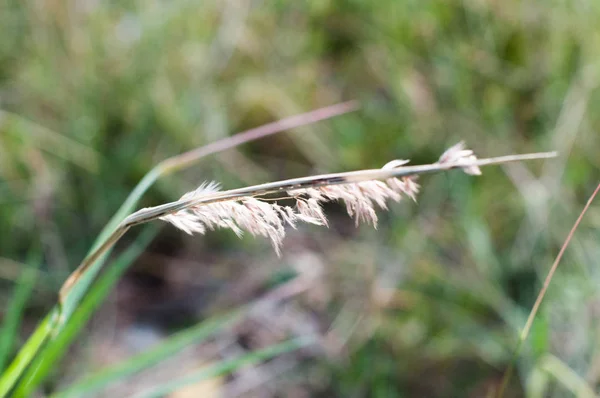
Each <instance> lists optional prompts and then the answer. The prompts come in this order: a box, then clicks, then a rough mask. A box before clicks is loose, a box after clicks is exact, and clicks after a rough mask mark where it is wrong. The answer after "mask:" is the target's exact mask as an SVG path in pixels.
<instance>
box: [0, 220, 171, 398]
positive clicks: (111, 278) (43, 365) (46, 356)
mask: <svg viewBox="0 0 600 398" xmlns="http://www.w3.org/2000/svg"><path fill="white" fill-rule="evenodd" d="M158 231H159V228H158V227H157V226H149V228H146V229H145V230H144V231H142V233H141V234H140V235H139V236H138V237H137V239H136V240H135V242H134V243H133V244H131V245H130V246H129V247H128V248H127V250H125V251H124V252H123V253H121V254H120V255H119V256H118V257H117V258H116V259H115V260H114V261H113V262H112V263H111V266H110V267H107V270H106V272H105V273H104V274H102V275H101V276H100V278H98V280H97V281H96V283H94V284H93V285H92V288H91V289H90V291H89V292H88V294H87V295H86V296H85V298H84V299H83V300H82V301H81V302H80V304H79V306H78V308H77V310H76V311H75V312H74V313H73V316H72V317H71V318H70V319H69V321H68V322H66V323H65V325H64V327H63V329H62V330H61V333H59V334H58V335H57V336H56V337H55V339H54V340H53V341H52V343H53V344H48V345H47V346H46V347H44V348H43V349H42V350H41V351H40V353H39V356H38V358H36V359H35V360H34V361H33V363H32V366H31V367H30V368H29V369H28V370H27V371H26V373H25V375H24V377H23V381H22V382H21V383H20V384H19V385H18V386H17V388H16V389H15V392H14V395H13V396H14V397H28V396H29V395H30V394H31V393H32V391H33V389H34V388H35V387H36V386H37V382H41V377H42V375H45V374H47V373H49V372H50V371H51V370H52V368H53V367H54V366H56V363H57V362H58V361H59V360H60V358H61V356H62V354H63V352H64V349H66V347H67V346H68V345H69V343H70V342H71V341H73V339H75V337H76V336H77V335H78V333H79V331H80V330H81V329H82V328H83V327H84V326H85V324H86V322H87V321H88V320H89V319H90V317H91V316H92V315H93V313H94V311H95V310H96V309H97V308H98V307H99V306H100V304H102V302H104V300H105V298H106V296H107V295H108V294H109V293H110V291H111V289H112V287H113V286H114V285H115V284H116V283H117V281H118V280H119V279H120V278H121V276H122V275H123V273H124V272H125V271H126V270H127V268H129V266H130V265H131V264H132V263H133V262H134V261H135V260H136V259H137V258H138V257H139V256H140V255H141V254H142V253H143V252H144V250H145V249H146V247H148V245H149V244H150V242H152V240H153V239H154V237H155V236H156V234H157V233H158ZM0 396H1V395H0Z"/></svg>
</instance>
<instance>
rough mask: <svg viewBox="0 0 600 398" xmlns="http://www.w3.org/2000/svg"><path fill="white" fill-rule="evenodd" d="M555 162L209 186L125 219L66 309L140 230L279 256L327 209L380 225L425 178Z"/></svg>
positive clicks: (401, 166)
mask: <svg viewBox="0 0 600 398" xmlns="http://www.w3.org/2000/svg"><path fill="white" fill-rule="evenodd" d="M555 156H556V152H547V153H532V154H525V155H509V156H500V157H495V158H488V159H477V158H476V157H475V155H474V154H473V151H471V150H469V149H466V148H465V146H464V144H463V143H462V142H461V143H459V144H457V145H455V146H453V147H451V148H450V149H448V150H447V151H446V152H444V153H443V154H442V156H441V157H440V159H439V160H438V161H437V162H436V163H434V164H428V165H420V166H407V165H406V163H408V161H407V160H394V161H391V162H389V163H387V164H386V165H385V166H384V167H383V168H381V169H373V170H360V171H352V172H346V173H335V174H325V175H319V176H311V177H302V178H294V179H290V180H285V181H277V182H271V183H266V184H261V185H255V186H251V187H246V188H239V189H233V190H229V191H219V186H218V184H215V183H204V184H202V185H201V186H200V187H199V188H198V189H196V190H194V191H192V192H188V193H186V194H185V195H183V196H182V197H181V198H180V199H179V200H178V201H176V202H172V203H167V204H164V205H160V206H156V207H150V208H145V209H141V210H139V211H137V212H135V213H133V214H131V215H130V216H129V217H127V218H126V219H125V220H123V221H122V222H121V224H120V225H119V226H118V227H117V228H115V230H114V231H113V232H112V233H111V235H110V236H109V237H108V238H107V239H106V241H104V243H103V244H102V245H101V246H100V247H98V248H96V249H95V250H94V251H93V252H92V253H90V255H89V256H88V257H86V258H85V259H84V261H83V262H82V263H81V264H80V266H79V267H78V268H77V269H76V270H75V272H73V273H72V274H71V275H70V276H69V278H68V279H67V281H66V282H65V283H64V285H63V286H62V288H61V290H60V295H59V296H60V298H59V302H60V303H62V302H63V301H64V299H65V297H66V296H67V295H68V294H69V292H70V290H71V288H72V287H73V285H74V284H75V283H77V281H78V280H79V278H80V277H81V275H82V274H83V273H84V272H86V270H87V269H88V268H89V267H90V265H91V264H93V263H94V261H96V259H98V258H99V257H100V256H101V255H102V254H103V253H105V252H106V251H107V250H109V249H110V248H111V247H112V246H113V245H114V244H115V243H116V242H117V241H118V240H119V239H120V238H121V237H122V236H123V235H124V234H125V233H126V232H127V231H128V230H129V228H131V227H132V226H135V225H138V224H143V223H146V222H149V221H152V220H156V219H161V220H163V221H166V222H169V223H171V224H173V225H174V226H176V227H177V228H179V229H181V230H183V231H185V232H187V233H189V234H193V233H201V234H203V233H205V232H206V231H207V230H212V229H215V228H228V229H231V230H233V231H234V232H235V233H236V234H237V235H241V234H242V233H243V232H244V231H246V232H249V233H251V234H252V235H256V236H264V237H266V238H268V239H270V240H271V243H272V245H273V247H274V248H275V251H276V252H277V254H280V248H281V243H282V241H283V238H284V236H285V226H286V225H289V226H291V227H293V228H295V226H296V224H297V223H298V222H306V223H311V224H317V225H327V218H326V217H325V214H324V213H323V209H322V208H321V205H322V204H323V203H325V202H330V201H339V202H343V203H344V204H345V205H346V210H347V212H348V213H349V214H350V216H352V217H354V219H355V220H356V223H357V224H358V223H359V222H367V223H370V224H372V225H374V226H377V214H376V212H375V207H376V206H378V207H380V208H382V209H384V210H385V209H387V202H388V201H389V200H393V201H396V202H397V201H399V200H400V199H401V198H402V196H407V197H409V198H411V199H413V200H415V199H416V195H417V194H418V192H419V185H418V184H417V183H416V178H417V176H418V175H420V174H427V173H437V172H441V171H445V170H450V169H454V168H459V169H462V170H463V171H464V172H465V173H467V174H470V175H479V174H481V170H480V169H479V167H481V166H488V165H494V164H502V163H507V162H514V161H524V160H535V159H545V158H552V157H555ZM265 195H275V196H277V198H292V199H293V200H294V205H293V206H282V205H279V204H277V203H276V202H271V201H270V200H269V201H267V200H266V199H265V198H264V196H265ZM277 198H275V199H277Z"/></svg>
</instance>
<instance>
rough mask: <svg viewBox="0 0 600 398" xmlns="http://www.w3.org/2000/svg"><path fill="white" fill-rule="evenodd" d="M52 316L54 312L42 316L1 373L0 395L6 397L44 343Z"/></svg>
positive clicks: (48, 332)
mask: <svg viewBox="0 0 600 398" xmlns="http://www.w3.org/2000/svg"><path fill="white" fill-rule="evenodd" d="M53 316H54V314H52V313H51V314H49V315H47V316H46V318H44V320H43V321H42V322H41V323H40V325H39V326H38V327H37V328H36V330H35V332H34V333H33V335H31V337H30V338H29V339H28V340H27V342H26V343H25V345H24V346H23V347H22V348H21V350H20V351H19V353H18V354H17V357H16V358H15V359H14V360H13V361H12V362H11V364H10V366H9V367H8V369H7V370H6V371H5V372H4V373H2V378H1V379H0V397H6V395H7V394H8V393H9V392H10V390H11V389H12V388H13V386H14V385H15V383H16V382H17V380H19V377H20V376H21V374H22V373H23V371H24V370H25V369H26V368H27V367H28V366H29V364H30V362H31V361H32V360H33V358H34V357H35V356H36V355H37V353H38V351H39V349H40V347H42V346H43V345H44V343H45V342H46V339H48V337H49V336H50V333H51V331H52V324H53V319H52V317H53Z"/></svg>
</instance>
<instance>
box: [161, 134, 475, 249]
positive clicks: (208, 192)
mask: <svg viewBox="0 0 600 398" xmlns="http://www.w3.org/2000/svg"><path fill="white" fill-rule="evenodd" d="M475 160H477V158H476V157H475V155H474V154H473V151H471V150H469V149H466V148H465V146H464V143H462V142H460V143H458V144H457V145H454V146H453V147H451V148H450V149H448V150H447V151H446V152H444V153H443V154H442V156H441V157H440V160H439V161H438V163H440V164H441V163H451V164H458V166H459V167H461V168H462V169H463V170H464V171H465V172H466V173H468V174H472V175H478V174H481V171H480V170H479V168H478V167H477V166H474V165H473V162H474V161H475ZM406 163H408V160H393V161H391V162H389V163H387V164H386V165H385V166H383V169H385V170H390V169H395V168H401V167H402V166H404V165H405V164H406ZM415 179H416V177H415V176H405V177H400V178H395V177H393V178H388V179H386V180H385V181H378V180H368V181H358V182H347V183H341V184H340V182H339V180H336V183H335V184H332V185H322V186H317V185H316V184H315V186H314V187H308V188H301V189H293V190H288V191H287V194H288V195H289V196H290V197H291V198H292V199H294V201H295V204H294V205H293V206H282V205H279V204H277V203H273V202H267V201H265V200H262V199H260V198H257V197H254V196H243V197H236V198H233V199H228V200H218V197H219V194H218V192H219V185H218V184H216V183H214V182H210V183H203V184H202V185H200V187H198V189H196V190H194V191H192V192H188V193H186V194H185V195H183V196H182V197H181V200H182V201H186V200H195V199H199V200H201V203H199V204H190V205H189V206H187V207H185V208H184V209H182V210H179V211H177V212H175V213H171V214H168V215H165V216H163V217H161V220H164V221H167V222H170V223H171V224H173V225H174V226H176V227H177V228H179V229H181V230H182V231H185V232H186V233H188V234H193V233H200V234H204V233H206V231H207V230H213V229H216V228H228V229H231V230H232V231H233V232H234V233H235V234H236V235H238V236H241V235H242V234H243V233H244V232H249V233H251V234H252V235H254V236H264V237H265V238H268V239H270V241H271V243H272V245H273V247H274V249H275V251H276V253H277V254H278V255H279V254H280V253H281V244H282V241H283V238H284V236H285V226H286V225H289V226H291V227H292V228H296V224H297V222H299V221H301V222H306V223H310V224H315V225H325V226H327V225H328V223H327V217H326V216H325V213H324V212H323V208H322V204H323V203H326V202H332V201H337V202H343V203H344V204H345V206H346V211H347V212H348V214H349V215H350V216H351V217H353V218H354V220H355V222H356V225H358V224H359V223H360V222H366V223H368V224H372V225H373V226H374V227H375V228H377V213H376V211H375V207H376V206H377V207H379V208H381V209H383V210H387V202H388V201H390V200H392V201H395V202H398V201H400V200H401V199H402V196H403V195H406V196H408V197H409V198H411V199H413V200H416V195H417V194H418V193H419V184H417V183H416V181H415ZM315 181H316V180H315ZM213 196H214V197H215V201H212V199H213V198H212V197H213Z"/></svg>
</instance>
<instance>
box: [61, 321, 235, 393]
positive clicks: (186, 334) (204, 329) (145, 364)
mask: <svg viewBox="0 0 600 398" xmlns="http://www.w3.org/2000/svg"><path fill="white" fill-rule="evenodd" d="M245 312H246V311H245V310H243V309H241V310H238V311H235V312H232V313H230V314H228V315H225V316H222V317H218V318H217V317H215V318H211V319H209V320H207V321H204V322H202V323H200V324H199V325H197V326H195V327H192V328H189V329H187V330H184V331H182V332H179V333H176V334H175V335H173V336H171V337H169V338H168V339H166V340H165V341H164V342H162V343H160V344H158V345H157V346H156V347H153V348H150V349H149V350H148V351H146V352H144V353H143V354H140V355H137V356H135V357H133V358H131V359H129V360H126V361H124V362H122V363H120V364H117V365H116V366H113V367H110V368H108V369H105V370H102V371H100V372H98V373H96V374H95V375H93V376H91V377H88V378H85V379H83V380H81V381H79V382H76V383H75V384H73V385H72V386H69V387H68V388H67V389H66V390H64V391H61V392H59V393H56V394H54V395H53V396H52V398H75V397H81V396H83V395H85V394H93V393H96V392H98V391H101V390H102V389H104V388H106V387H108V386H109V385H110V384H112V383H115V382H117V381H119V380H122V379H124V378H126V377H128V376H131V375H133V374H135V373H137V372H140V371H142V370H144V369H146V368H149V367H151V366H153V365H156V364H157V363H159V362H161V361H163V360H165V359H166V358H168V357H169V356H171V355H173V354H175V353H176V352H178V351H181V350H182V349H183V348H185V347H187V346H189V345H191V344H198V343H200V342H202V341H204V340H206V339H207V338H209V337H211V336H213V335H214V334H215V333H217V332H219V331H221V330H223V329H224V328H227V327H229V326H231V325H232V324H234V323H235V322H237V321H238V320H239V319H240V318H241V316H242V315H244V314H245Z"/></svg>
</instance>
